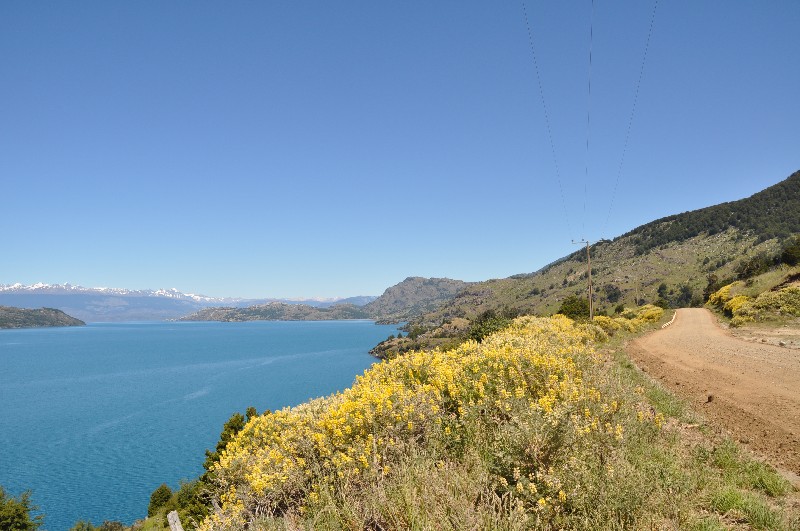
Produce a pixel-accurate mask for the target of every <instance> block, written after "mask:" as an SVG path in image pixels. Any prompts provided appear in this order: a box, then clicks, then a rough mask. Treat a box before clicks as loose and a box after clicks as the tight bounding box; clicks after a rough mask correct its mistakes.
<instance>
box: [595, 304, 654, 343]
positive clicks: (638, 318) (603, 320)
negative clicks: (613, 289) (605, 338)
mask: <svg viewBox="0 0 800 531" xmlns="http://www.w3.org/2000/svg"><path fill="white" fill-rule="evenodd" d="M618 313H619V314H620V317H607V316H605V315H598V316H596V317H595V318H594V321H593V322H594V324H596V325H597V326H599V327H600V328H602V329H603V331H604V332H605V333H606V334H608V335H609V336H613V335H614V334H615V333H616V332H617V331H619V330H623V331H625V332H639V331H641V330H644V328H645V327H646V326H647V325H648V324H652V323H655V322H657V321H658V320H659V319H661V317H662V316H663V315H664V310H663V309H662V308H660V307H658V306H654V305H652V304H647V305H645V306H641V307H639V308H623V309H621V310H620V311H619V312H618Z"/></svg>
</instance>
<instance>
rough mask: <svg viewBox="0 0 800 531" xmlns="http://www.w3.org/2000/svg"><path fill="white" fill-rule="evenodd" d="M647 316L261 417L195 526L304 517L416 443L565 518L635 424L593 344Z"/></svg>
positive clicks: (400, 361)
mask: <svg viewBox="0 0 800 531" xmlns="http://www.w3.org/2000/svg"><path fill="white" fill-rule="evenodd" d="M639 310H640V311H639V312H638V313H637V315H636V317H635V318H634V319H632V320H629V319H624V318H615V319H610V318H605V319H599V322H596V323H595V324H596V325H598V326H595V325H590V324H576V323H574V322H573V321H572V320H570V319H568V318H566V317H564V316H554V317H552V318H535V317H520V318H518V319H515V320H514V321H513V323H512V324H511V326H510V327H508V328H507V329H505V330H503V331H501V332H498V333H495V334H493V335H491V336H489V337H487V338H485V339H484V340H483V341H482V342H481V343H476V342H474V341H468V342H466V343H464V344H462V345H461V346H459V347H457V348H454V349H452V350H448V351H444V352H442V351H439V350H433V351H423V352H410V353H408V354H405V355H403V356H402V357H398V358H395V359H392V360H385V361H383V362H381V363H377V364H375V365H374V366H373V367H372V368H370V369H368V370H367V371H365V372H364V374H363V375H361V376H359V377H357V378H356V381H355V383H354V384H353V386H352V387H350V388H349V389H347V390H345V391H343V392H341V393H338V394H336V395H333V396H331V397H328V398H324V399H318V400H314V401H312V402H309V403H307V404H304V405H302V406H299V407H295V408H287V409H283V410H280V411H276V412H273V413H267V414H265V415H263V416H260V417H256V418H253V419H252V420H251V421H250V422H249V423H248V424H247V425H246V426H245V428H244V429H243V430H242V431H241V432H240V433H239V434H238V435H237V436H236V438H235V439H234V440H233V441H232V442H231V443H229V444H228V446H227V447H226V449H225V450H224V451H223V453H222V456H221V458H220V460H219V463H217V464H216V465H215V467H214V468H213V469H212V471H211V475H212V477H213V481H214V484H215V488H216V490H215V496H216V499H217V500H218V504H217V506H216V508H215V510H214V511H213V513H212V515H211V516H209V517H208V518H207V519H206V520H205V521H204V522H203V523H202V524H201V526H200V529H203V530H212V529H228V528H236V527H237V526H238V527H241V526H242V525H243V524H244V523H246V522H252V521H254V520H256V519H258V518H259V517H263V516H274V515H281V514H290V513H291V514H303V512H304V511H305V510H306V509H307V508H308V507H311V506H314V504H315V503H316V502H317V501H318V500H319V499H320V496H321V495H322V494H325V493H330V492H332V491H336V489H337V488H342V487H344V488H347V489H350V490H352V489H358V488H366V487H367V486H368V485H374V484H375V483H376V482H380V481H382V478H387V477H388V478H391V476H392V475H393V474H394V473H395V463H398V462H400V461H401V458H402V456H403V455H404V453H407V451H408V449H409V448H410V447H412V446H417V447H425V448H426V449H427V451H428V452H433V453H435V454H436V455H439V456H440V457H439V459H441V463H443V464H444V463H445V462H446V461H451V460H457V459H458V458H459V455H461V452H463V451H464V449H465V445H466V443H467V441H468V440H469V441H470V442H471V444H472V446H471V447H473V448H478V449H480V452H481V453H482V455H483V456H484V459H485V462H486V463H487V464H486V466H487V467H488V469H489V470H490V471H491V474H492V478H493V480H492V484H493V485H494V487H493V488H494V491H495V492H496V493H497V495H498V496H502V497H504V499H506V498H508V499H512V498H513V503H514V507H516V508H518V509H519V510H520V511H522V513H523V514H528V513H529V514H536V515H551V516H552V515H554V514H558V513H559V512H560V511H562V510H563V509H564V507H566V506H567V504H569V503H570V501H569V500H570V498H571V496H575V495H577V493H578V492H579V491H580V488H579V485H577V484H576V481H579V480H578V479H577V478H580V477H581V473H580V472H581V470H583V469H585V468H586V467H588V466H590V465H589V464H588V461H587V460H586V459H576V458H575V455H577V453H576V452H577V451H578V450H581V449H582V450H583V452H584V454H585V455H588V456H591V459H601V460H602V459H603V456H604V455H610V454H611V452H613V448H614V447H615V445H617V444H618V443H619V442H620V441H621V440H622V439H623V438H624V437H625V432H624V429H623V427H622V425H621V423H620V421H619V416H620V415H621V414H622V413H623V410H627V411H628V412H633V413H632V414H633V415H635V414H636V413H635V411H636V410H635V406H625V405H624V404H621V403H620V402H619V401H618V400H616V399H611V398H607V397H605V396H603V395H602V393H601V392H600V391H599V390H598V385H597V383H595V382H594V378H595V376H594V375H595V374H596V371H597V368H598V367H599V366H600V364H601V360H600V358H599V356H598V355H597V354H596V353H595V351H594V349H593V345H594V342H595V341H597V340H598V339H602V338H603V337H607V336H606V334H605V332H604V331H603V330H605V327H608V328H609V329H613V330H617V329H618V328H621V327H622V326H623V325H622V322H630V321H637V320H638V321H640V322H643V321H649V320H652V319H653V318H654V315H655V313H656V312H655V311H654V310H652V308H647V307H644V308H643V309H639ZM658 310H659V311H660V310H661V309H660V308H658ZM659 317H660V315H659ZM617 321H619V322H617ZM604 325H605V326H604ZM626 414H627V413H626Z"/></svg>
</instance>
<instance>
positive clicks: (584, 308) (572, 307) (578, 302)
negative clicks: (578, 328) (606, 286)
mask: <svg viewBox="0 0 800 531" xmlns="http://www.w3.org/2000/svg"><path fill="white" fill-rule="evenodd" d="M558 313H560V314H561V315H566V316H567V317H569V318H570V319H588V318H589V301H588V300H587V299H586V298H585V297H578V296H577V295H570V296H569V297H567V298H565V299H564V300H563V301H561V306H560V307H559V308H558Z"/></svg>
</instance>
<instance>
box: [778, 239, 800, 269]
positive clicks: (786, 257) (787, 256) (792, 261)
mask: <svg viewBox="0 0 800 531" xmlns="http://www.w3.org/2000/svg"><path fill="white" fill-rule="evenodd" d="M781 262H783V263H784V264H786V265H790V266H796V265H797V264H800V238H795V239H793V240H790V241H789V242H788V243H787V244H786V245H785V246H784V247H783V251H782V252H781Z"/></svg>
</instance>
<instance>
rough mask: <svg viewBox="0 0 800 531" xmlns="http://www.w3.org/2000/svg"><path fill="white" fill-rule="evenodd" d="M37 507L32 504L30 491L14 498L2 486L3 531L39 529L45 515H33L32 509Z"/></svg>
mask: <svg viewBox="0 0 800 531" xmlns="http://www.w3.org/2000/svg"><path fill="white" fill-rule="evenodd" d="M36 509H37V507H36V506H34V505H33V504H31V493H30V491H26V492H23V493H22V494H20V496H19V498H14V497H13V496H10V495H8V494H6V491H5V490H3V487H0V529H2V530H3V531H5V530H9V531H28V530H30V529H39V527H40V526H41V525H42V520H43V519H44V517H43V516H41V515H38V516H34V517H31V511H35V510H36Z"/></svg>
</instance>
